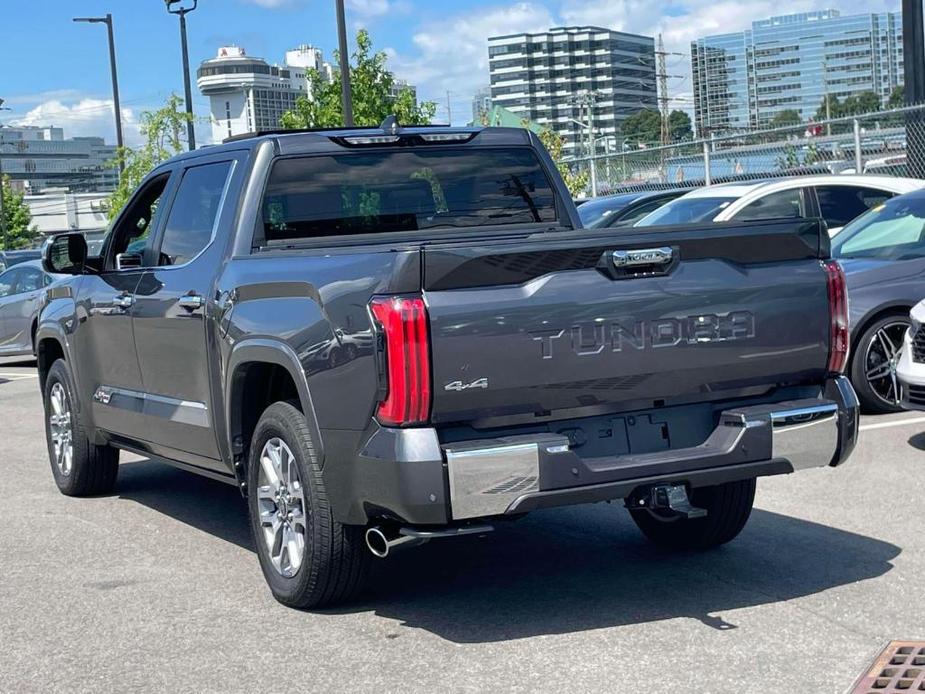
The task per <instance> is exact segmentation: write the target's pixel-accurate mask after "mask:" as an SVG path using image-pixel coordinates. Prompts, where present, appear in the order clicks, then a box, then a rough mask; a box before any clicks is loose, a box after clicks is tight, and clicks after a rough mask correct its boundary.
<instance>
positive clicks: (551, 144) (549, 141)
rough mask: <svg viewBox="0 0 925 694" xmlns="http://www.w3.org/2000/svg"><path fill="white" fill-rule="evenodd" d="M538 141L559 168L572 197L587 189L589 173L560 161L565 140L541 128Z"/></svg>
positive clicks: (578, 195)
mask: <svg viewBox="0 0 925 694" xmlns="http://www.w3.org/2000/svg"><path fill="white" fill-rule="evenodd" d="M539 138H540V142H542V143H543V146H544V147H546V149H547V150H548V151H549V156H550V157H552V160H553V161H554V162H555V164H556V168H557V169H559V173H560V174H561V175H562V180H564V181H565V187H566V188H568V192H569V194H570V195H571V196H572V197H573V198H577V197H580V196H581V195H582V194H583V193H584V192H585V191H586V190H587V189H588V180H589V179H590V174H589V173H588V172H587V171H573V170H572V169H571V168H570V167H569V165H568V164H567V163H565V162H563V161H562V150H563V147H564V145H565V141H564V140H563V139H562V138H561V137H560V136H559V135H557V134H556V133H555V132H553V131H552V130H542V131H540V133H539Z"/></svg>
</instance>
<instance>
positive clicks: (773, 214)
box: [735, 188, 803, 221]
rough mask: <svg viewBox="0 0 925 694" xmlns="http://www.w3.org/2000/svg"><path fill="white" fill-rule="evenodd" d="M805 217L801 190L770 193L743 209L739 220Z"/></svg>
mask: <svg viewBox="0 0 925 694" xmlns="http://www.w3.org/2000/svg"><path fill="white" fill-rule="evenodd" d="M802 216H803V201H802V196H801V195H800V189H799V188H792V189H790V190H781V191H778V192H776V193H770V194H769V195H765V196H764V197H762V198H758V199H757V200H755V201H754V202H752V203H750V204H748V205H746V206H745V207H743V208H742V209H741V210H740V211H739V213H738V214H737V215H736V216H735V218H736V219H737V220H742V221H749V220H755V219H799V218H800V217H802Z"/></svg>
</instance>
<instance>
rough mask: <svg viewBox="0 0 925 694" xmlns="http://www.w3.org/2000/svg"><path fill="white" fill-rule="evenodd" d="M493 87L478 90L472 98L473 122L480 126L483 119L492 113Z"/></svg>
mask: <svg viewBox="0 0 925 694" xmlns="http://www.w3.org/2000/svg"><path fill="white" fill-rule="evenodd" d="M491 106H492V104H491V87H482V88H481V89H478V90H477V91H476V92H475V94H474V95H473V97H472V122H473V123H474V124H475V125H478V124H479V122H480V121H481V119H482V117H483V116H485V115H487V114H488V112H489V111H491Z"/></svg>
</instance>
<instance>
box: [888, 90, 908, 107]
mask: <svg viewBox="0 0 925 694" xmlns="http://www.w3.org/2000/svg"><path fill="white" fill-rule="evenodd" d="M886 105H887V108H902V107H903V106H905V105H906V90H905V88H904V87H903V86H902V85H900V86H898V87H893V91H891V92H890V98H889V99H888V100H887V102H886Z"/></svg>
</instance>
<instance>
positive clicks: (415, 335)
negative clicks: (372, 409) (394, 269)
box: [369, 296, 430, 426]
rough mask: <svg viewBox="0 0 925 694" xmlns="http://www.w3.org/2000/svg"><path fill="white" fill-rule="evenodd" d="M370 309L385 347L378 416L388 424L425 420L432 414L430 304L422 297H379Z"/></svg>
mask: <svg viewBox="0 0 925 694" xmlns="http://www.w3.org/2000/svg"><path fill="white" fill-rule="evenodd" d="M369 307H370V310H371V311H372V314H373V316H374V317H375V319H376V321H377V322H378V323H379V326H380V328H381V335H382V338H383V340H382V347H383V348H384V349H385V359H384V365H383V369H382V370H383V371H384V375H385V396H384V397H383V399H382V400H381V401H380V402H379V408H378V410H377V412H376V418H377V419H378V420H379V422H380V423H381V424H385V425H387V426H409V425H412V424H423V423H425V422H426V421H427V420H428V418H429V416H430V346H429V344H428V338H427V307H426V306H424V300H423V299H422V298H420V297H402V296H390V297H376V298H374V299H373V300H372V301H371V302H370V305H369Z"/></svg>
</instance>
